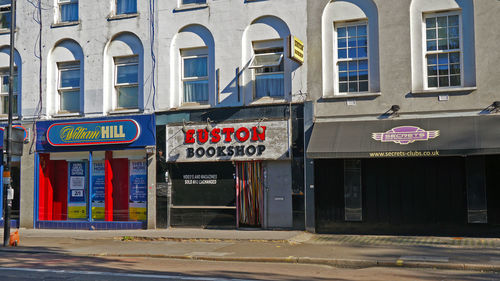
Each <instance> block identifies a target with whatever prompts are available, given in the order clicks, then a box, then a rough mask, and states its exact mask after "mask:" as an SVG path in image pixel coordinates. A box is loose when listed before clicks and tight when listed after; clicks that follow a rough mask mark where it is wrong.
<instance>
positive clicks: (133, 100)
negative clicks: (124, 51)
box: [114, 56, 139, 109]
mask: <svg viewBox="0 0 500 281" xmlns="http://www.w3.org/2000/svg"><path fill="white" fill-rule="evenodd" d="M114 61H115V90H116V109H135V108H138V106H139V58H138V56H131V57H115V58H114Z"/></svg>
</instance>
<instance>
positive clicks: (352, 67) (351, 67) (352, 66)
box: [349, 61, 358, 71]
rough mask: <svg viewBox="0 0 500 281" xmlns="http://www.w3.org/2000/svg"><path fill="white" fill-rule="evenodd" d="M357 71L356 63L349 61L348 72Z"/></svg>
mask: <svg viewBox="0 0 500 281" xmlns="http://www.w3.org/2000/svg"><path fill="white" fill-rule="evenodd" d="M356 70H358V62H357V61H350V62H349V71H356Z"/></svg>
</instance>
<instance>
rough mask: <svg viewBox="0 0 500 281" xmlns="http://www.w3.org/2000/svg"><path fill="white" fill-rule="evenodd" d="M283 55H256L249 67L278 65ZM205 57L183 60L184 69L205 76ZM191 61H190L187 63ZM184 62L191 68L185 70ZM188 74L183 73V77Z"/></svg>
mask: <svg viewBox="0 0 500 281" xmlns="http://www.w3.org/2000/svg"><path fill="white" fill-rule="evenodd" d="M282 57H283V54H282V53H276V54H273V53H268V54H257V55H255V57H254V58H253V60H252V63H251V65H250V66H251V67H260V66H277V65H279V64H280V63H281V62H282V61H283V59H282ZM207 59H208V58H207V57H200V58H192V59H184V68H185V70H184V71H186V69H188V71H189V69H190V68H192V69H193V71H195V72H196V73H199V74H202V73H201V72H203V71H204V73H205V74H203V76H207V74H206V73H207ZM188 60H192V61H188ZM186 62H187V63H188V64H193V65H192V66H189V65H188V67H187V68H186ZM187 74H189V72H188V73H186V72H184V75H187ZM185 77H188V76H185ZM196 77H201V76H196Z"/></svg>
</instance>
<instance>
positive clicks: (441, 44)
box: [438, 39, 448, 50]
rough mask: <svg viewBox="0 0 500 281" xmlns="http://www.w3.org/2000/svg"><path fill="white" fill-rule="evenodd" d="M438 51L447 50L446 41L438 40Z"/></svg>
mask: <svg viewBox="0 0 500 281" xmlns="http://www.w3.org/2000/svg"><path fill="white" fill-rule="evenodd" d="M438 49H439V50H448V42H447V40H446V39H443V40H438Z"/></svg>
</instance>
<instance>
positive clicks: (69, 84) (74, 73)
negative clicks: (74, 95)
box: [60, 69, 80, 88]
mask: <svg viewBox="0 0 500 281" xmlns="http://www.w3.org/2000/svg"><path fill="white" fill-rule="evenodd" d="M60 87H61V88H78V87H80V69H71V70H61V81H60Z"/></svg>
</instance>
